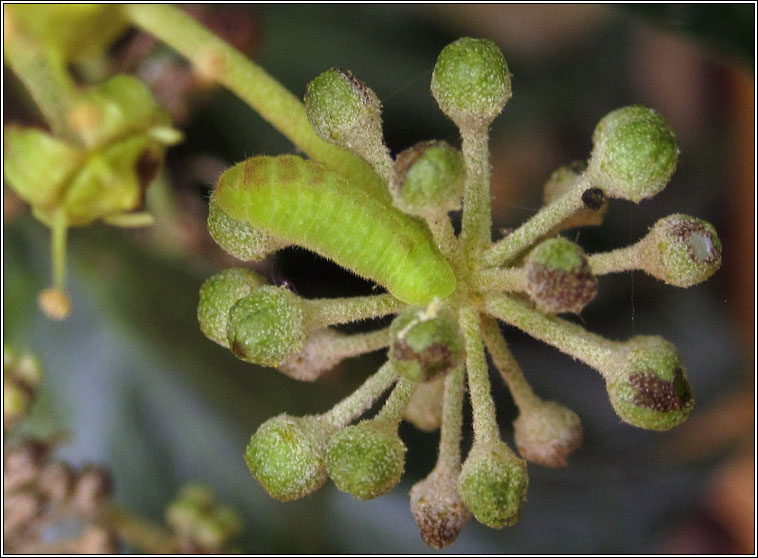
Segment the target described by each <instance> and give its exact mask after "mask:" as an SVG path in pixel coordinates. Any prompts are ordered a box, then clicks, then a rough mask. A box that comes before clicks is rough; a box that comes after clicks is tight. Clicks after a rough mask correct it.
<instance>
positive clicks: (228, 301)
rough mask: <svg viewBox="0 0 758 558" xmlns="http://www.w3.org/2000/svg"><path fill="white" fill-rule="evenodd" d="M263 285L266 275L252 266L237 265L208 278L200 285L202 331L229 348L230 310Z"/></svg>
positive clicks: (198, 315) (199, 313) (198, 310)
mask: <svg viewBox="0 0 758 558" xmlns="http://www.w3.org/2000/svg"><path fill="white" fill-rule="evenodd" d="M263 284H264V280H263V278H262V277H261V276H260V275H258V274H257V273H255V272H254V271H253V270H251V269H245V268H243V267H234V268H231V269H225V270H224V271H221V272H220V273H217V274H215V275H213V276H212V277H210V278H208V279H207V280H206V281H205V283H203V286H202V287H200V301H199V302H198V305H197V321H198V322H199V323H200V330H201V331H202V332H203V334H204V335H205V336H206V337H207V338H208V339H210V340H211V341H215V342H216V343H218V344H219V345H221V346H223V347H228V346H229V345H228V344H227V340H226V327H227V323H228V321H229V310H231V308H232V306H233V305H234V303H236V302H237V301H238V300H240V299H241V298H244V297H246V296H247V295H249V294H250V293H251V292H253V291H254V290H255V289H257V288H258V287H261V286H262V285H263Z"/></svg>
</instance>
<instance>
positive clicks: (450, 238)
mask: <svg viewBox="0 0 758 558" xmlns="http://www.w3.org/2000/svg"><path fill="white" fill-rule="evenodd" d="M426 222H427V224H428V225H429V230H430V231H431V232H432V237H434V242H435V243H436V244H437V248H439V249H440V252H442V254H443V255H444V256H445V257H446V258H447V259H448V260H449V261H457V260H459V259H460V250H459V246H458V238H457V237H456V236H455V231H454V230H453V224H452V223H451V222H450V217H448V215H447V213H441V214H436V215H432V216H427V217H426Z"/></svg>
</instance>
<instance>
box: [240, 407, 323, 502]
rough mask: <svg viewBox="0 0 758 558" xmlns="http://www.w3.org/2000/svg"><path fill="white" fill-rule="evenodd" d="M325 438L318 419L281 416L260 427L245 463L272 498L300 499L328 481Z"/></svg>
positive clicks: (284, 499) (246, 452)
mask: <svg viewBox="0 0 758 558" xmlns="http://www.w3.org/2000/svg"><path fill="white" fill-rule="evenodd" d="M324 436H325V434H324V433H322V432H321V431H320V429H319V426H318V425H317V424H316V423H315V419H312V418H301V417H292V416H289V415H286V414H282V415H279V416H276V417H274V418H271V419H269V420H267V421H266V422H264V423H263V424H262V425H261V426H260V427H258V430H257V431H256V432H255V434H253V437H252V438H251V439H250V442H249V443H248V445H247V448H246V449H245V462H246V463H247V466H248V468H249V469H250V472H251V473H252V474H253V476H254V477H255V478H256V479H257V480H258V482H259V483H261V485H262V486H263V488H265V489H266V492H268V493H269V494H270V495H271V497H272V498H275V499H276V500H279V501H281V502H289V501H291V500H297V499H298V498H302V497H303V496H306V495H307V494H310V493H311V492H314V491H315V490H318V489H319V488H320V487H321V486H322V485H323V484H324V482H326V476H327V475H326V463H325V456H324V449H323V448H324V445H325V444H324Z"/></svg>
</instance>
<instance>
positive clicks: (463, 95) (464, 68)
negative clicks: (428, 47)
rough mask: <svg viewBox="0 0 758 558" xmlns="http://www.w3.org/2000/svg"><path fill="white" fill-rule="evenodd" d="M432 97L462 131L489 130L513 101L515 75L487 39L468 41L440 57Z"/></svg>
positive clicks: (447, 48)
mask: <svg viewBox="0 0 758 558" xmlns="http://www.w3.org/2000/svg"><path fill="white" fill-rule="evenodd" d="M432 95H434V98H435V99H436V100H437V104H438V105H439V107H440V109H442V112H444V113H445V114H446V115H447V116H448V117H450V118H451V119H452V120H453V122H455V123H456V124H457V125H458V126H459V127H470V126H486V125H488V124H489V123H490V122H491V121H492V120H494V119H495V117H496V116H497V115H498V114H500V111H502V110H503V107H504V106H505V103H506V102H507V101H508V99H510V97H511V74H510V71H509V70H508V65H507V64H506V62H505V58H504V57H503V53H502V52H500V49H499V48H498V47H497V45H496V44H495V43H493V42H492V41H490V40H487V39H472V38H469V37H464V38H462V39H458V40H457V41H455V42H453V43H450V44H449V45H447V46H446V47H445V48H444V49H442V52H441V53H440V55H439V57H438V58H437V63H436V64H435V66H434V73H433V74H432Z"/></svg>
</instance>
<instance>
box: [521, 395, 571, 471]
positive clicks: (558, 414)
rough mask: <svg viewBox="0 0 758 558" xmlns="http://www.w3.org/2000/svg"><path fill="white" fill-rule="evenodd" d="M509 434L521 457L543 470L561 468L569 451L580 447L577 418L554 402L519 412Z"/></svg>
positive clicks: (540, 404)
mask: <svg viewBox="0 0 758 558" xmlns="http://www.w3.org/2000/svg"><path fill="white" fill-rule="evenodd" d="M513 433H514V439H515V441H516V447H517V448H518V451H519V453H520V454H521V456H522V457H523V458H524V459H526V460H527V461H530V462H532V463H537V464H539V465H544V466H545V467H565V466H566V463H567V462H568V456H569V455H570V454H571V452H573V451H574V450H575V449H577V448H578V447H579V446H580V445H582V424H581V422H579V417H578V416H576V413H575V412H574V411H572V410H571V409H568V408H566V407H564V406H563V405H560V404H558V403H556V402H555V401H540V402H538V403H536V404H535V405H533V406H531V407H529V408H527V409H523V410H522V412H521V414H519V416H518V418H517V419H516V420H515V421H514V423H513Z"/></svg>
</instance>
